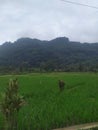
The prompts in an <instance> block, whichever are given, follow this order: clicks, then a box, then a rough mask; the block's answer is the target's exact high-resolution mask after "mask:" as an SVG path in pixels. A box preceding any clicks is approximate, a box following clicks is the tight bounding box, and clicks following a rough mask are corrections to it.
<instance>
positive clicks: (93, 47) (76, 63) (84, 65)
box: [0, 37, 98, 73]
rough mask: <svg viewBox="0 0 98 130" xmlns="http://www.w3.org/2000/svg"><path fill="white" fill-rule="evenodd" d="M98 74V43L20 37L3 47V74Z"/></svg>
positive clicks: (0, 56)
mask: <svg viewBox="0 0 98 130" xmlns="http://www.w3.org/2000/svg"><path fill="white" fill-rule="evenodd" d="M9 71H10V72H11V71H15V72H26V71H27V72H28V71H29V72H32V71H41V72H42V71H98V43H93V44H89V43H83V44H82V43H79V42H72V41H69V39H68V38H66V37H61V38H56V39H54V40H51V41H41V40H37V39H30V38H21V39H18V40H17V41H15V42H14V43H11V42H6V43H5V44H3V45H1V46H0V72H2V73H4V72H9Z"/></svg>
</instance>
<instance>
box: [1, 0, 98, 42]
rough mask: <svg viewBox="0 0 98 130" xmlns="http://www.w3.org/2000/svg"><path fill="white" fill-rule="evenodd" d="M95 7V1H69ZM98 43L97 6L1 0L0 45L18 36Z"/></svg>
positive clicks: (48, 0)
mask: <svg viewBox="0 0 98 130" xmlns="http://www.w3.org/2000/svg"><path fill="white" fill-rule="evenodd" d="M70 1H73V2H78V3H79V2H80V3H82V4H88V5H92V6H98V0H70ZM60 36H62V37H63V36H66V37H68V38H69V39H70V40H72V41H80V42H98V9H92V8H88V7H83V6H78V5H73V4H69V3H65V2H63V1H61V0H0V44H2V43H4V42H5V41H15V40H16V39H18V38H20V37H31V38H38V39H41V40H50V39H54V38H56V37H60Z"/></svg>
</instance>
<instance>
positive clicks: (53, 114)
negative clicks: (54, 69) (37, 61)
mask: <svg viewBox="0 0 98 130" xmlns="http://www.w3.org/2000/svg"><path fill="white" fill-rule="evenodd" d="M11 77H13V75H12V76H0V93H1V96H2V95H3V94H2V93H3V92H4V91H5V88H6V86H7V82H8V81H9V79H10V78H11ZM14 77H17V78H18V82H19V89H20V90H19V91H20V95H23V96H24V99H25V101H26V104H25V106H24V107H22V109H21V110H20V111H19V115H18V130H51V129H53V128H58V127H64V126H69V125H73V124H81V123H88V122H94V121H95V122H96V121H98V74H97V73H96V74H94V73H49V74H45V73H44V74H38V73H37V74H28V75H17V76H14ZM59 79H62V80H63V81H65V83H66V86H65V89H64V91H62V92H60V91H59V88H58V80H59ZM0 99H1V98H0ZM3 123H4V119H3V115H2V113H0V127H1V128H0V130H2V129H3V128H2V126H3Z"/></svg>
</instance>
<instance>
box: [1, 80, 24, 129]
mask: <svg viewBox="0 0 98 130" xmlns="http://www.w3.org/2000/svg"><path fill="white" fill-rule="evenodd" d="M23 102H24V100H23V98H22V97H21V96H19V95H18V83H17V79H14V80H12V79H11V80H10V82H9V86H8V87H7V89H6V91H5V95H4V97H3V100H2V103H1V111H2V113H3V115H4V117H5V120H6V125H5V129H6V130H17V116H18V112H19V110H20V108H21V107H22V105H23Z"/></svg>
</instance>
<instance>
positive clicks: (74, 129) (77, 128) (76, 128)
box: [54, 122, 98, 130]
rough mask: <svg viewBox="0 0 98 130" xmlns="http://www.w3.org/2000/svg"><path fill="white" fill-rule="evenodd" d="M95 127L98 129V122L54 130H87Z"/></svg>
mask: <svg viewBox="0 0 98 130" xmlns="http://www.w3.org/2000/svg"><path fill="white" fill-rule="evenodd" d="M94 127H98V122H94V123H87V124H81V125H75V126H70V127H65V128H58V129H54V130H85V129H89V128H94Z"/></svg>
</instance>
